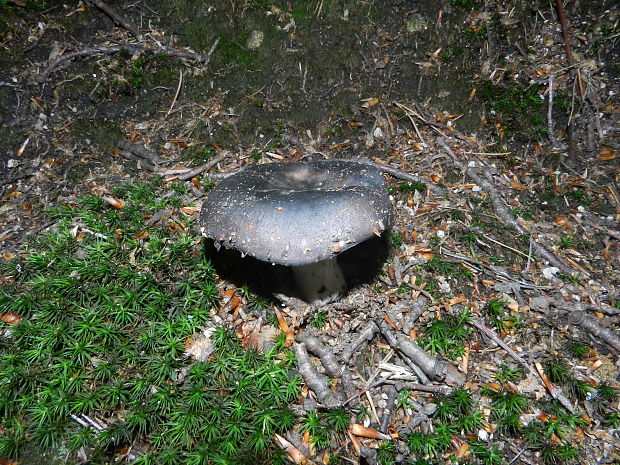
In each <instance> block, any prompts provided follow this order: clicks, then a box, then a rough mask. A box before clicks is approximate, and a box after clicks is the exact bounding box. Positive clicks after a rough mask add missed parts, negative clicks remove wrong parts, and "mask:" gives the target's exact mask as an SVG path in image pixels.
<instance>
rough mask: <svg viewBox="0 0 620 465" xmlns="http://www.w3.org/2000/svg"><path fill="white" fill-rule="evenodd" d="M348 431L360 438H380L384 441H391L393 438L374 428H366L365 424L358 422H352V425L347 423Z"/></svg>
mask: <svg viewBox="0 0 620 465" xmlns="http://www.w3.org/2000/svg"><path fill="white" fill-rule="evenodd" d="M349 431H351V434H353V435H355V436H359V437H361V438H368V439H381V440H384V441H391V440H392V439H393V438H392V436H390V435H387V434H383V433H382V432H380V431H377V430H374V429H372V428H367V427H366V426H364V425H360V424H359V423H353V424H352V425H349Z"/></svg>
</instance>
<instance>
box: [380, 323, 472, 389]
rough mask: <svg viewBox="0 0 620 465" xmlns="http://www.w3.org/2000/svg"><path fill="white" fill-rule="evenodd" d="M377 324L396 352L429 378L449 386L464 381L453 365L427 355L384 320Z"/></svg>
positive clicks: (461, 383) (458, 384) (457, 384)
mask: <svg viewBox="0 0 620 465" xmlns="http://www.w3.org/2000/svg"><path fill="white" fill-rule="evenodd" d="M377 326H379V330H380V331H381V334H383V336H384V337H385V339H386V340H387V341H388V344H390V346H392V347H393V348H394V350H398V352H400V353H401V354H403V355H405V356H406V357H408V358H409V359H410V360H411V361H412V362H413V363H415V365H416V366H418V367H419V368H420V369H421V370H422V371H423V372H424V374H425V375H426V376H428V377H429V378H431V379H433V380H437V381H443V382H445V383H446V384H448V385H450V386H461V385H463V383H465V376H464V375H463V374H462V373H460V372H459V371H458V370H457V369H456V368H455V367H453V366H452V365H450V364H449V363H447V362H444V361H442V360H439V359H437V358H435V357H433V356H431V355H429V354H428V353H427V352H426V351H424V350H423V349H422V348H421V347H420V346H419V345H418V344H416V342H415V341H412V340H411V339H409V338H405V336H404V335H403V334H401V333H400V332H398V331H393V330H392V328H391V327H390V326H389V325H388V324H387V323H386V322H385V321H384V320H381V321H380V322H378V324H377Z"/></svg>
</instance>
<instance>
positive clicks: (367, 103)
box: [361, 97, 381, 108]
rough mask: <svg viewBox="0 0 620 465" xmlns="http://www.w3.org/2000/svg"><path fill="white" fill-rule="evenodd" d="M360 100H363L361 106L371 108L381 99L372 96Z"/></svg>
mask: <svg viewBox="0 0 620 465" xmlns="http://www.w3.org/2000/svg"><path fill="white" fill-rule="evenodd" d="M362 102H364V103H362V105H361V106H362V108H372V107H374V106H375V105H377V104H378V103H379V102H381V100H379V99H378V98H375V97H373V98H366V99H364V100H362Z"/></svg>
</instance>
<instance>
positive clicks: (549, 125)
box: [547, 73, 564, 150]
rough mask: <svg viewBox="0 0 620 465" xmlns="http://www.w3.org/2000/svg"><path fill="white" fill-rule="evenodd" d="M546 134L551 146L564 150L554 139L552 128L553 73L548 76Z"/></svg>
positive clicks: (555, 138) (556, 139)
mask: <svg viewBox="0 0 620 465" xmlns="http://www.w3.org/2000/svg"><path fill="white" fill-rule="evenodd" d="M547 132H548V133H549V140H550V141H551V143H552V144H553V146H554V147H555V148H557V149H562V150H563V149H564V147H563V146H562V144H560V141H559V140H558V138H557V137H555V130H554V128H553V73H552V74H550V75H549V106H548V107H547Z"/></svg>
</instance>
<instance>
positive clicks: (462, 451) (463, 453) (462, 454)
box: [456, 442, 469, 459]
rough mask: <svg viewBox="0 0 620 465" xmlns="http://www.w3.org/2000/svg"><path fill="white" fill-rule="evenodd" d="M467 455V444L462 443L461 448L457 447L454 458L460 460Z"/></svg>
mask: <svg viewBox="0 0 620 465" xmlns="http://www.w3.org/2000/svg"><path fill="white" fill-rule="evenodd" d="M468 453H469V443H467V442H464V443H463V444H461V447H459V450H458V451H457V452H456V458H457V459H462V458H463V457H465V456H466V455H468Z"/></svg>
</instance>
